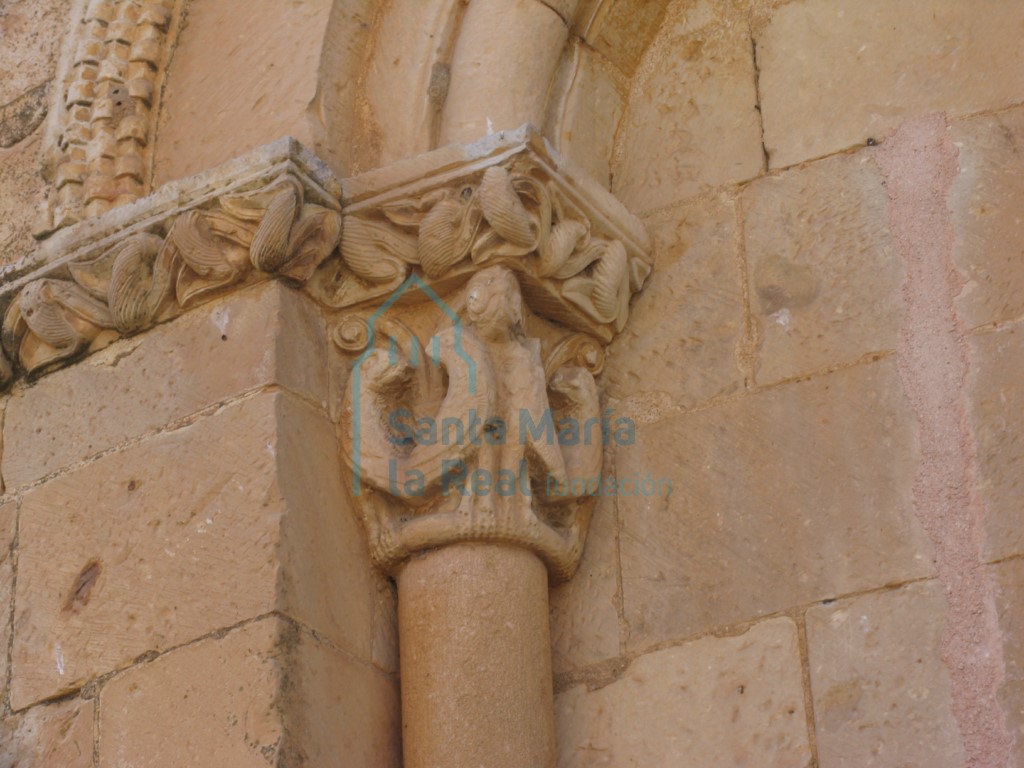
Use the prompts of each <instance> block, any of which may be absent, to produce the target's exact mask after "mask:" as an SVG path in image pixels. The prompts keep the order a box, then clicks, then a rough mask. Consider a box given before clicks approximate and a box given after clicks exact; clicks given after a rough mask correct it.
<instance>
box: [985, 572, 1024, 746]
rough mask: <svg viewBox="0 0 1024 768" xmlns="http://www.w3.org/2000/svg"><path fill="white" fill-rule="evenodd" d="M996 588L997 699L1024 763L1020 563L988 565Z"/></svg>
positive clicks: (1023, 578) (1023, 619) (1023, 592)
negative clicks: (1002, 667) (999, 636)
mask: <svg viewBox="0 0 1024 768" xmlns="http://www.w3.org/2000/svg"><path fill="white" fill-rule="evenodd" d="M989 570H990V573H991V574H992V578H993V580H994V581H995V583H996V584H997V585H998V593H997V595H996V608H997V609H998V611H999V624H1000V626H1001V627H1002V630H1003V659H1004V661H1005V663H1006V679H1005V680H1004V682H1003V687H1002V689H1001V690H1000V692H999V699H1000V702H1001V703H1002V705H1003V711H1004V712H1006V725H1007V730H1009V732H1010V733H1011V734H1012V735H1013V736H1014V737H1015V744H1014V758H1015V759H1016V763H1017V765H1022V764H1024V615H1022V614H1021V605H1024V560H1019V559H1018V560H1009V561H1007V562H1005V563H1000V564H999V565H995V566H991V567H990V569H989Z"/></svg>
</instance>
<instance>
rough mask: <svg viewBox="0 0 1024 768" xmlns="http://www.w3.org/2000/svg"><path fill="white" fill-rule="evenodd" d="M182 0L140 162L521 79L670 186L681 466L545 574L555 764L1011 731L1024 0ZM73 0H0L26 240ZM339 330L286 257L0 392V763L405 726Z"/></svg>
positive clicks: (11, 175) (625, 371) (1015, 713)
mask: <svg viewBox="0 0 1024 768" xmlns="http://www.w3.org/2000/svg"><path fill="white" fill-rule="evenodd" d="M182 14H183V15H182V16H181V18H180V20H179V22H178V23H179V25H180V32H179V33H178V35H177V37H176V38H175V41H174V44H173V46H171V48H170V49H169V50H168V52H167V56H168V58H167V62H168V63H167V65H166V86H165V88H164V91H163V97H162V100H161V104H162V106H161V107H160V108H159V109H154V115H155V117H154V121H155V122H154V130H155V144H154V149H153V156H152V185H153V186H154V187H155V186H159V185H161V184H163V183H165V182H168V181H173V180H176V179H180V178H182V177H184V176H187V175H189V174H191V173H195V172H199V171H203V170H206V169H207V168H209V167H211V166H212V165H215V164H217V163H220V162H223V161H225V160H229V159H231V158H233V157H236V156H237V155H239V154H242V153H243V152H244V151H246V150H248V149H251V148H253V147H256V146H259V145H261V144H264V143H267V142H270V141H272V140H274V139H276V138H278V137H280V136H281V135H284V134H291V135H295V136H297V137H298V138H300V139H301V140H303V141H304V142H306V143H307V144H310V145H312V146H314V147H315V148H316V150H317V152H318V153H319V154H320V155H321V156H322V157H324V159H325V160H327V161H328V162H329V163H331V165H332V166H333V167H334V169H335V171H336V172H337V173H339V174H340V175H350V174H352V173H355V172H358V171H363V170H367V169H369V168H373V167H376V166H380V165H384V164H387V163H390V162H394V161H396V160H398V159H401V158H402V157H406V156H409V155H413V154H417V153H419V152H422V151H425V150H428V149H431V148H433V147H435V146H439V145H441V144H444V143H447V142H448V141H452V140H471V139H474V138H477V137H479V136H481V135H483V134H486V133H487V132H488V130H489V128H490V129H493V130H502V129H507V128H513V127H515V126H517V125H518V124H520V123H522V122H526V121H527V120H530V121H533V122H534V123H537V124H539V125H541V126H543V128H544V130H545V132H546V135H547V136H548V138H549V139H550V141H551V142H552V143H553V144H554V145H555V146H556V148H557V149H559V150H560V151H561V152H563V153H564V154H565V155H567V156H568V157H570V158H571V159H572V160H574V161H575V162H577V163H578V164H579V165H580V166H582V167H583V168H585V169H586V170H587V171H588V172H589V173H591V174H592V175H593V176H594V177H595V178H597V179H598V180H599V181H600V182H602V183H604V184H606V185H607V186H608V187H609V188H610V189H611V191H612V192H613V193H614V194H615V195H617V196H618V197H619V199H620V200H621V201H622V202H623V203H624V204H625V205H626V206H627V207H628V208H629V209H630V210H631V211H632V212H634V213H636V214H638V215H640V216H641V217H642V218H643V220H644V221H645V223H646V224H647V226H648V229H649V231H650V233H651V235H652V238H653V240H654V243H655V269H654V272H653V273H652V276H651V278H650V280H649V282H648V284H647V286H646V288H645V289H644V292H643V293H642V294H641V295H640V296H639V298H638V299H637V300H636V301H635V302H634V306H633V312H632V316H631V318H630V321H629V325H628V326H627V328H626V330H625V332H624V333H623V334H622V335H621V336H620V337H619V338H618V339H617V340H616V341H615V342H614V344H613V345H612V348H611V354H610V358H609V363H608V366H607V368H606V370H605V371H604V373H603V376H602V379H601V386H602V390H603V393H604V395H605V397H606V399H607V403H608V405H609V406H611V407H613V408H614V409H615V412H616V415H622V416H630V417H632V418H634V419H635V420H636V422H637V424H638V425H639V426H638V439H637V442H636V444H634V445H630V446H619V447H616V448H614V450H612V451H611V452H610V455H609V457H608V467H609V470H610V472H612V473H614V475H615V476H616V477H617V478H619V480H620V481H622V480H623V479H626V478H632V477H637V478H640V479H642V478H644V477H646V476H647V475H650V476H651V477H652V478H653V479H654V480H655V482H657V481H658V480H659V479H661V478H668V479H669V480H670V481H671V493H661V492H657V493H654V494H651V495H649V496H645V495H643V494H639V495H632V496H620V497H617V498H613V497H607V498H602V499H601V500H600V502H599V505H598V510H597V513H596V515H595V518H594V522H593V527H592V530H591V533H590V537H589V540H588V544H587V550H586V553H585V555H584V561H583V566H582V568H581V570H580V573H579V574H578V575H577V576H576V577H575V579H574V580H573V581H572V582H570V583H569V584H568V585H565V586H563V587H560V588H558V589H557V590H555V591H554V592H553V593H552V606H553V607H552V631H553V647H554V659H555V684H556V693H557V698H556V707H557V727H558V740H559V753H560V757H559V766H560V768H570V767H572V768H576V767H577V766H579V767H581V768H582V767H583V766H586V767H587V768H592V767H594V766H616V767H618V766H631V765H644V766H670V765H679V764H684V763H685V764H692V765H700V766H703V765H708V766H711V765H714V766H742V765H752V766H806V765H815V766H820V767H821V768H833V767H834V766H868V765H874V766H894V767H895V766H904V765H929V766H935V767H936V768H939V767H942V768H944V767H945V766H964V765H972V766H986V768H988V767H991V768H995V767H996V766H998V767H999V768H1003V766H1006V765H1016V764H1024V655H1022V651H1021V648H1022V647H1024V637H1022V632H1024V629H1022V621H1021V609H1020V606H1021V599H1022V598H1021V595H1022V594H1024V568H1022V565H1021V563H1022V562H1024V560H1022V555H1024V527H1022V525H1021V508H1020V504H1021V502H1020V493H1019V490H1020V480H1019V472H1020V464H1021V460H1022V458H1024V438H1022V437H1021V436H1022V434H1024V420H1022V417H1021V416H1020V415H1019V414H1020V412H1021V408H1020V407H1019V406H1020V405H1021V404H1022V403H1024V385H1022V384H1021V376H1020V375H1019V374H1020V368H1021V365H1020V363H1019V362H1018V361H1019V360H1021V359H1022V358H1021V355H1020V351H1019V348H1020V344H1019V342H1020V337H1018V336H1017V335H1016V334H1017V333H1022V332H1024V331H1022V330H1021V329H1020V327H1019V326H1020V320H1021V317H1022V313H1024V299H1021V296H1024V267H1022V264H1024V261H1022V259H1021V255H1022V246H1021V245H1020V243H1022V242H1024V229H1022V224H1021V220H1022V219H1021V215H1020V213H1019V207H1020V203H1021V201H1022V200H1024V182H1021V181H1020V179H1022V178H1024V156H1022V154H1021V152H1020V150H1019V145H1020V144H1021V142H1022V140H1024V62H1021V61H1020V59H1021V58H1022V57H1024V49H1022V48H1021V46H1020V45H1019V38H1020V31H1021V29H1022V27H1024V7H1020V6H1018V5H1017V4H1015V3H1010V2H1003V1H1002V0H983V1H982V2H976V3H970V4H968V3H963V2H958V1H957V0H928V1H927V2H917V1H916V0H899V1H896V0H859V2H852V1H849V0H788V1H787V0H775V1H774V2H772V1H770V0H673V2H671V3H667V4H666V3H662V2H652V1H650V0H648V1H647V2H642V1H641V0H617V1H616V2H610V3H593V2H578V3H577V2H573V1H572V0H559V1H558V2H541V1H540V0H502V1H501V2H499V1H498V0H493V1H491V0H474V2H471V3H469V4H468V6H465V7H464V4H461V3H457V2H452V3H444V2H440V0H438V1H437V2H434V1H433V0H431V2H426V0H423V1H422V2H419V1H417V2H411V0H410V2H404V1H403V0H392V2H389V3H373V2H357V1H356V0H352V1H351V2H341V1H340V0H339V1H338V2H334V3H331V2H328V1H327V0H304V1H303V2H295V3H278V2H255V3H254V2H246V3H241V2H234V1H233V0H191V2H188V3H185V4H184V7H183V9H182ZM71 17H72V18H75V17H74V14H73V13H72V16H71ZM296 19H298V21H296ZM70 25H71V22H69V15H68V9H67V7H66V4H65V3H60V2H47V1H45V0H33V1H32V2H28V1H27V0H22V1H21V2H13V1H9V2H6V3H5V2H2V0H0V39H2V44H0V264H3V265H16V264H17V263H19V262H21V261H22V260H24V259H26V258H29V257H30V256H31V254H32V253H33V252H34V251H35V250H36V248H37V243H36V241H35V240H34V238H33V236H32V235H33V232H37V233H38V232H40V230H41V229H43V230H45V229H46V227H45V226H43V227H41V226H40V221H43V220H44V219H45V216H44V212H45V210H46V208H47V200H48V197H49V195H50V184H49V182H48V181H46V180H44V176H43V174H42V173H41V168H42V167H43V166H44V162H43V160H44V157H45V155H46V150H47V148H46V147H45V146H44V145H45V143H46V138H45V136H46V124H45V118H46V116H45V114H44V113H45V111H46V109H47V108H48V105H52V104H53V95H54V94H53V91H54V89H55V88H60V83H59V82H58V81H57V79H56V78H58V72H59V71H60V70H59V63H58V58H59V54H60V44H61V41H62V40H64V39H65V37H66V36H67V34H68V28H69V26H70ZM541 54H543V55H541ZM41 217H42V218H41ZM330 346H331V345H330V344H329V343H328V342H327V340H326V330H325V321H324V319H323V317H322V315H321V312H320V310H319V309H318V308H317V307H316V306H315V305H314V304H313V303H312V302H311V301H309V300H308V299H307V298H305V297H303V296H300V295H298V294H297V293H295V292H293V291H291V290H290V289H289V288H287V287H284V286H282V285H279V284H277V283H273V284H264V285H262V286H254V287H249V288H247V289H245V290H244V291H242V292H239V293H235V294H232V295H228V296H225V297H222V298H220V299H218V300H217V301H216V302H215V303H214V304H206V305H203V306H201V307H198V308H196V309H195V310H192V311H191V312H189V313H187V314H186V315H184V316H182V317H180V318H178V319H176V320H175V321H173V322H172V323H169V324H166V325H163V326H160V327H158V328H156V329H154V330H151V331H149V332H147V333H145V334H142V335H139V336H136V337H134V338H131V339H126V340H122V341H120V342H118V343H117V344H115V345H114V346H111V347H109V348H108V349H106V350H104V351H103V352H101V353H99V354H98V355H95V356H92V357H90V358H87V359H86V360H83V361H81V362H79V363H77V364H76V365H74V366H72V367H70V368H67V369H65V370H62V371H58V372H55V373H52V374H49V375H47V376H44V377H42V378H40V379H39V380H38V381H35V382H32V383H30V384H24V383H22V384H18V385H16V387H15V388H14V390H13V391H12V392H11V393H10V394H9V395H6V396H5V398H4V401H3V403H4V404H3V411H4V416H3V452H2V459H0V467H2V474H3V483H4V487H5V490H4V496H3V497H2V500H0V552H2V553H3V555H0V691H2V694H3V695H2V701H3V711H2V715H3V721H2V725H0V766H7V765H10V766H16V765H17V766H21V765H39V766H50V765H61V766H65V765H66V766H71V767H75V766H99V767H100V768H107V767H108V766H111V767H112V766H119V765H133V766H143V765H153V766H167V765H207V764H210V765H212V764H215V763H216V764H218V765H220V764H223V765H239V766H243V765H244V766H249V765H264V764H279V765H303V764H308V765H311V766H330V765H336V764H338V765H340V764H343V763H341V762H339V760H340V756H342V755H344V756H346V759H347V760H348V762H345V763H344V764H352V765H367V766H369V765H373V766H384V765H397V764H398V763H399V756H398V739H399V725H398V722H397V718H398V709H397V696H398V674H397V659H396V658H395V653H396V651H395V638H394V632H395V628H394V596H393V593H392V587H391V586H390V585H389V584H388V582H387V581H386V580H385V579H384V578H383V577H382V576H380V575H379V574H377V573H376V572H374V571H373V570H372V568H371V566H370V563H369V559H368V555H367V553H366V551H365V545H364V544H363V537H362V534H361V531H360V530H359V528H358V524H357V521H356V520H355V517H354V515H352V514H350V512H351V510H350V508H349V506H348V500H347V497H346V491H345V489H344V488H343V487H341V484H340V482H339V481H338V478H339V477H340V476H341V465H340V463H339V461H338V459H337V455H338V454H337V443H336V438H335V421H336V415H337V414H336V398H337V391H338V387H339V386H340V383H339V376H338V371H337V370H336V369H337V366H338V361H337V359H335V358H333V357H331V355H333V354H334V353H330V352H329V348H330ZM329 357H331V362H329ZM659 490H660V489H659ZM324 510H330V511H331V512H332V514H325V513H324ZM339 510H341V511H343V512H344V514H336V513H337V512H338V511H339ZM303 756H304V757H303ZM303 760H305V762H303ZM275 761H276V762H275Z"/></svg>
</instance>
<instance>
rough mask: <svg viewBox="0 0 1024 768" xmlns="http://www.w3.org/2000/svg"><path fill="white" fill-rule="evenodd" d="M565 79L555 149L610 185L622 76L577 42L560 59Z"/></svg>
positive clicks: (622, 102) (621, 101)
mask: <svg viewBox="0 0 1024 768" xmlns="http://www.w3.org/2000/svg"><path fill="white" fill-rule="evenodd" d="M561 78H563V79H565V80H568V83H567V85H565V86H563V87H565V88H566V91H565V95H564V102H563V104H562V109H561V113H560V115H558V124H557V125H556V126H554V127H553V128H552V130H551V133H554V134H555V135H556V137H557V140H558V147H559V151H560V152H561V153H562V155H564V156H565V157H567V158H569V159H570V160H572V161H573V162H575V163H576V164H577V165H579V166H580V167H581V168H583V169H584V170H586V171H587V172H588V173H590V174H591V175H592V176H593V177H594V178H595V179H596V180H598V181H599V182H601V183H602V184H604V185H605V186H606V187H610V186H611V166H610V159H611V155H612V148H613V146H614V143H615V132H616V130H617V129H618V127H619V121H620V120H621V119H622V113H623V111H624V109H625V99H624V98H623V91H624V90H625V78H623V77H622V75H621V74H619V73H618V72H616V71H615V70H614V68H613V67H612V66H611V64H609V63H608V61H607V59H605V58H604V57H603V56H601V55H600V54H597V53H595V52H594V51H592V50H591V49H590V48H587V47H586V46H585V45H583V44H581V43H577V44H575V45H574V46H573V49H572V54H571V55H570V56H568V57H567V60H566V61H565V62H563V71H562V73H561Z"/></svg>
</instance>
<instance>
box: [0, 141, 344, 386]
mask: <svg viewBox="0 0 1024 768" xmlns="http://www.w3.org/2000/svg"><path fill="white" fill-rule="evenodd" d="M246 161H248V162H246ZM318 179H319V180H318ZM320 181H324V183H325V184H326V188H325V186H323V185H321V184H320ZM328 189H331V191H328ZM339 191H340V189H339V188H338V186H337V183H336V182H332V181H331V179H330V174H329V172H327V171H326V170H325V169H324V168H323V167H322V166H320V165H319V163H318V162H317V161H316V160H315V158H313V157H312V156H311V155H309V154H308V153H307V152H306V151H305V150H303V149H302V148H301V147H300V146H299V145H298V144H297V143H295V142H293V141H290V140H286V141H283V142H278V143H276V144H274V145H271V146H270V147H267V148H264V149H263V150H260V151H257V152H256V153H253V154H252V155H250V156H249V157H247V158H244V159H243V160H240V161H235V162H233V163H229V164H227V165H226V166H224V167H223V168H222V169H219V170H217V171H214V172H211V173H209V174H205V175H202V176H198V177H195V178H193V179H190V180H188V181H186V182H183V183H181V184H178V185H169V187H168V188H166V189H164V190H162V192H161V193H160V194H158V195H154V196H152V198H149V199H147V200H145V201H140V202H139V203H138V204H136V205H135V206H134V207H131V208H130V209H125V210H124V211H123V212H116V215H115V214H114V213H112V214H111V215H110V216H109V220H105V219H107V218H108V217H103V218H101V219H99V220H97V221H96V222H94V223H92V225H91V226H80V227H77V228H72V229H71V230H68V231H67V232H65V233H62V234H63V235H64V237H62V238H58V239H57V240H56V241H55V242H54V243H53V244H51V248H50V249H49V250H51V251H53V250H54V249H55V248H59V246H60V245H61V244H62V243H64V244H67V245H68V246H69V250H71V251H72V252H71V254H69V255H68V256H62V257H58V258H57V259H55V260H54V261H52V262H50V263H49V264H46V265H45V266H43V267H41V268H39V269H37V270H35V271H34V272H32V273H30V274H28V275H26V276H25V277H23V278H21V279H20V280H15V281H13V282H12V283H10V284H8V285H7V286H5V287H4V290H3V291H2V293H0V304H3V305H6V309H5V312H4V319H3V337H2V338H3V347H4V350H5V352H6V354H7V356H8V359H9V360H10V361H13V362H14V363H15V370H21V371H24V372H26V373H29V374H34V373H37V372H40V371H41V370H43V369H45V368H48V367H52V366H53V365H55V364H63V363H66V362H68V361H69V360H72V359H74V358H75V357H77V356H79V355H81V354H82V353H85V352H89V351H93V350H95V349H98V348H100V347H102V346H105V345H106V344H109V343H110V342H111V341H113V340H115V339H117V338H119V337H120V336H122V335H127V334H131V333H135V332H138V331H141V330H144V329H145V328H147V327H149V326H151V325H153V324H155V323H157V322H162V321H164V320H167V319H170V318H172V317H174V316H175V315H177V314H179V313H181V312H182V311H184V310H185V309H187V308H189V307H191V306H194V305H196V304H198V303H200V302H202V301H203V300H204V299H206V298H208V297H209V296H211V295H213V294H215V293H217V292H220V291H223V290H225V289H227V288H229V287H232V286H240V285H243V284H248V283H249V282H252V281H255V280H259V279H265V278H266V277H267V276H269V275H270V274H275V275H278V276H281V277H284V278H288V279H291V280H294V281H297V282H303V281H305V280H307V279H308V278H309V277H310V275H312V274H313V272H314V271H315V270H316V268H317V267H318V266H319V265H320V263H321V262H323V261H324V259H326V258H327V257H328V256H329V255H330V254H331V253H332V252H334V250H335V248H336V246H337V244H338V240H339V237H340V234H341V214H340V211H339V209H340V205H339V203H338V202H337V195H338V192H339ZM104 230H108V231H109V230H113V231H110V232H109V234H107V236H106V237H101V238H100V239H99V240H98V242H88V241H89V240H90V239H91V237H94V236H95V234H96V233H97V231H100V232H103V231H104ZM78 240H84V241H86V244H84V245H80V246H79V247H78V248H75V247H74V246H75V244H77V243H76V241H78ZM3 375H4V378H6V379H10V378H11V366H10V364H9V363H8V362H7V361H4V371H3Z"/></svg>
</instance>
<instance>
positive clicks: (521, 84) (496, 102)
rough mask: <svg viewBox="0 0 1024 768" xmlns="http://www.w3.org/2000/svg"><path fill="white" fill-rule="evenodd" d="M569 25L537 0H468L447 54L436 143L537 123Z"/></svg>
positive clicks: (540, 120) (462, 140)
mask: <svg viewBox="0 0 1024 768" xmlns="http://www.w3.org/2000/svg"><path fill="white" fill-rule="evenodd" d="M568 36H569V30H568V27H566V25H565V22H564V21H562V19H561V17H560V16H559V15H558V14H557V13H556V12H555V11H553V10H552V9H551V8H549V7H548V6H546V5H544V4H543V3H539V2H537V1H536V0H474V2H472V3H470V4H469V6H468V7H467V8H466V11H465V16H464V17H463V20H462V26H461V28H460V29H459V37H458V40H457V41H456V44H455V50H454V52H453V53H452V59H451V84H450V85H449V86H448V96H447V99H446V100H445V102H444V111H443V112H442V115H441V121H440V133H439V138H438V145H439V146H445V145H446V144H452V143H455V142H460V143H466V142H471V141H476V140H477V139H479V138H480V137H482V136H486V135H488V134H489V133H494V132H495V131H502V130H511V129H515V128H518V127H519V126H520V125H522V124H523V123H527V122H529V123H532V124H534V125H543V124H544V113H545V109H546V108H547V96H548V91H549V89H550V88H551V80H552V77H553V76H554V73H555V68H556V67H557V65H558V59H559V56H560V55H561V53H562V48H563V47H564V46H565V42H566V40H567V39H568Z"/></svg>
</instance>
